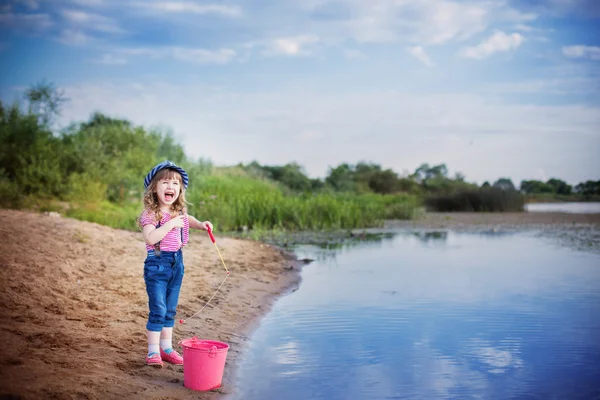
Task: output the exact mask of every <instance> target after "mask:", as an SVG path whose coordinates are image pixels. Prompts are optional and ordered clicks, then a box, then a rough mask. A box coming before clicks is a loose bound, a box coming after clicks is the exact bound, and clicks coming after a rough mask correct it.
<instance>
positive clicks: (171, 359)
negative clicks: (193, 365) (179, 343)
mask: <svg viewBox="0 0 600 400" xmlns="http://www.w3.org/2000/svg"><path fill="white" fill-rule="evenodd" d="M160 357H161V358H162V359H163V360H165V361H166V362H168V363H171V364H175V365H183V357H181V355H180V354H179V353H178V352H176V351H175V350H171V353H170V354H167V353H165V352H164V351H163V349H160Z"/></svg>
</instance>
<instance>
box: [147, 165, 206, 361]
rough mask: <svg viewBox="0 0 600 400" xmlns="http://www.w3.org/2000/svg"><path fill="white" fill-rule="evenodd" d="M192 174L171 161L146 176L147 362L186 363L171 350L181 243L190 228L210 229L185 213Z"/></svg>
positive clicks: (178, 286)
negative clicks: (189, 179) (189, 177)
mask: <svg viewBox="0 0 600 400" xmlns="http://www.w3.org/2000/svg"><path fill="white" fill-rule="evenodd" d="M187 186H188V176H187V173H186V172H185V170H184V169H183V168H181V167H178V166H177V165H175V164H174V163H172V162H171V161H164V162H162V163H160V164H158V165H156V166H155V167H154V168H152V170H150V172H149V173H148V175H146V178H145V179H144V188H145V189H146V192H145V194H144V210H143V212H142V214H141V215H140V219H139V224H140V227H141V228H142V232H143V234H144V240H145V242H146V250H147V251H148V254H147V256H146V260H145V261H144V282H145V283H146V292H147V293H148V306H149V309H150V312H149V315H148V322H147V324H146V331H147V332H146V333H147V337H148V354H147V356H146V364H148V365H151V366H156V367H161V368H162V366H163V361H166V362H169V363H171V364H177V365H181V364H183V357H181V355H180V354H179V353H178V352H176V351H175V350H173V345H172V338H173V326H174V325H175V312H176V308H177V302H178V300H179V290H180V288H181V282H182V280H183V273H184V265H183V254H182V251H181V248H182V247H183V246H185V245H186V244H187V242H188V239H189V229H190V228H194V229H203V230H208V229H210V230H212V228H213V227H212V224H211V223H210V222H209V221H204V222H200V221H198V220H197V219H196V218H194V217H193V216H191V215H188V214H187V209H186V207H185V204H186V201H185V190H186V189H187Z"/></svg>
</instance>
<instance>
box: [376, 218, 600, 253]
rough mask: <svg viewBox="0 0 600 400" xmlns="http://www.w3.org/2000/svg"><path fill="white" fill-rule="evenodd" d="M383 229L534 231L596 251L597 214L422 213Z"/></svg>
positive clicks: (599, 246)
mask: <svg viewBox="0 0 600 400" xmlns="http://www.w3.org/2000/svg"><path fill="white" fill-rule="evenodd" d="M385 229H403V230H439V229H443V230H451V231H455V232H473V233H477V232H525V231H533V232H537V233H538V234H539V235H540V236H542V237H547V238H552V239H555V240H557V241H558V242H559V243H560V244H561V245H564V246H568V247H571V248H575V249H578V250H588V251H594V252H600V214H575V213H562V212H505V213H481V212H477V213H475V212H452V213H426V214H425V215H424V216H422V217H421V218H418V219H414V220H393V221H386V222H385Z"/></svg>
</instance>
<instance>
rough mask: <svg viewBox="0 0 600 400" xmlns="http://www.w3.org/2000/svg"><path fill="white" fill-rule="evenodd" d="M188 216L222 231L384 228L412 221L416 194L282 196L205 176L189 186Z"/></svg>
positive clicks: (261, 185) (274, 189)
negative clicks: (393, 220) (391, 221)
mask: <svg viewBox="0 0 600 400" xmlns="http://www.w3.org/2000/svg"><path fill="white" fill-rule="evenodd" d="M187 199H188V201H189V202H190V203H191V206H190V208H189V212H190V214H192V215H195V216H196V217H197V218H200V219H211V221H212V222H213V223H214V224H216V226H215V227H217V226H218V227H219V228H220V229H221V230H225V231H233V230H240V229H243V228H244V227H245V228H247V229H260V230H264V229H285V230H326V229H352V228H360V227H374V226H380V225H381V224H382V222H383V220H384V219H390V218H398V219H400V218H402V219H406V218H410V217H411V216H412V212H413V211H414V209H415V207H416V206H417V200H416V198H415V197H413V196H407V195H404V196H393V195H388V196H381V195H375V194H365V195H356V194H339V193H327V192H324V193H304V194H298V195H293V194H284V192H283V191H282V190H281V189H280V188H279V187H278V186H277V185H276V184H275V183H273V182H270V181H262V180H257V179H255V178H250V177H246V176H233V175H225V176H216V175H211V176H205V177H203V178H202V182H201V183H200V184H199V185H197V186H196V187H190V190H189V192H188V194H187Z"/></svg>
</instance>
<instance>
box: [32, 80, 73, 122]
mask: <svg viewBox="0 0 600 400" xmlns="http://www.w3.org/2000/svg"><path fill="white" fill-rule="evenodd" d="M25 98H26V99H27V101H28V102H29V113H30V114H34V115H37V117H38V121H39V122H40V124H41V125H43V126H45V127H50V126H52V124H53V123H54V121H55V119H56V118H57V117H58V116H59V115H60V111H61V107H62V104H63V103H65V102H66V101H68V99H67V98H66V97H65V95H64V91H62V90H58V89H56V87H55V86H54V84H52V83H47V82H46V81H41V82H39V83H37V84H35V85H33V86H31V87H30V88H29V89H27V90H26V91H25Z"/></svg>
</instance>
